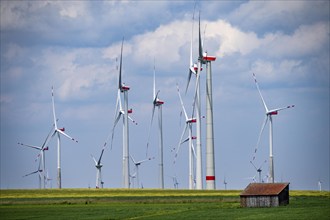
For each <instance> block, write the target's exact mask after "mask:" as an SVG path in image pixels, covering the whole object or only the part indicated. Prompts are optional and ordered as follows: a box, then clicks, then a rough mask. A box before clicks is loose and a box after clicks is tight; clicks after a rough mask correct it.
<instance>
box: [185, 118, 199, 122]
mask: <svg viewBox="0 0 330 220" xmlns="http://www.w3.org/2000/svg"><path fill="white" fill-rule="evenodd" d="M187 122H188V123H196V122H197V120H196V118H191V119H189V120H188V121H187Z"/></svg>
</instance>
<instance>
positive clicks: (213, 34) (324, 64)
mask: <svg viewBox="0 0 330 220" xmlns="http://www.w3.org/2000/svg"><path fill="white" fill-rule="evenodd" d="M194 5H195V2H194V1H6V0H1V2H0V6H1V13H0V14H1V15H0V16H1V23H0V29H1V34H0V40H1V41H0V42H1V49H0V53H1V75H0V80H1V88H0V91H1V95H0V103H1V107H0V109H1V120H0V125H1V127H0V128H1V134H0V135H1V138H0V143H1V146H0V152H1V155H0V159H1V160H0V165H1V166H0V172H1V173H0V177H1V178H0V188H2V189H7V188H38V177H37V175H31V176H28V177H24V178H23V177H22V176H24V175H25V174H27V173H30V172H33V171H35V170H37V169H38V162H35V159H36V156H37V154H38V152H37V151H36V150H34V149H30V148H27V147H23V146H20V145H18V144H17V143H18V142H22V143H25V144H30V145H39V146H40V145H42V143H43V141H44V140H45V138H46V136H47V134H48V132H49V130H50V129H51V128H52V124H53V115H52V102H51V88H52V86H53V87H54V97H55V109H56V117H57V118H58V126H59V127H65V131H66V133H67V134H69V135H71V136H72V137H74V138H76V139H77V140H78V143H75V142H73V141H71V140H69V139H66V138H64V137H63V138H61V153H62V158H61V164H62V165H61V166H62V187H63V188H87V187H95V179H96V168H95V166H94V161H93V160H92V158H91V154H92V155H94V156H95V157H99V155H100V153H101V149H102V147H103V144H104V142H105V141H106V140H107V137H108V135H109V134H110V133H111V130H112V126H113V123H114V114H115V105H116V98H117V89H118V88H117V86H118V70H117V66H118V57H119V56H120V46H121V41H122V38H123V37H124V48H123V82H125V83H126V84H127V85H129V86H130V88H131V89H130V91H129V94H128V102H129V106H130V108H132V109H133V113H132V114H131V117H132V118H134V119H135V120H136V121H137V122H138V124H137V125H135V124H133V123H130V124H129V143H130V145H129V147H130V154H131V155H132V156H133V157H134V158H135V159H136V160H142V159H145V158H146V146H147V139H148V130H149V125H150V120H151V112H152V101H153V86H152V85H153V67H154V63H155V70H156V87H157V90H160V93H159V98H160V99H162V100H164V101H165V104H164V105H163V115H162V116H163V135H164V172H165V177H164V179H165V188H173V187H174V185H173V181H172V177H173V176H176V177H177V180H178V183H179V185H178V187H179V188H181V189H185V188H188V148H187V144H185V145H182V146H181V149H180V151H179V156H178V160H177V162H176V163H175V164H174V163H173V161H174V153H173V151H172V149H173V148H177V147H178V144H179V140H180V136H181V132H182V130H183V128H184V119H183V117H181V116H180V115H181V114H180V113H181V106H180V101H179V97H178V94H177V91H176V85H177V84H178V85H179V87H180V88H181V91H182V94H181V95H182V97H183V102H184V103H185V106H186V109H187V111H188V112H191V110H192V103H193V92H194V88H193V84H192V86H190V87H189V89H188V92H187V94H186V95H185V94H184V92H183V91H184V88H185V86H186V83H187V77H188V68H189V62H190V61H189V59H190V39H191V30H192V24H193V20H192V15H193V11H194V7H195V6H194ZM198 11H200V18H201V32H202V38H203V46H204V50H206V51H207V52H208V54H209V55H214V56H216V57H217V59H216V61H215V62H213V63H212V78H213V82H212V83H213V110H214V112H213V114H214V116H213V117H214V148H215V174H216V188H217V189H224V188H225V185H224V179H225V180H226V182H227V189H244V188H245V187H246V186H247V185H248V184H249V183H250V182H251V181H252V177H254V176H256V174H257V172H256V170H255V168H254V167H253V166H252V165H251V163H250V161H251V160H252V157H253V155H254V150H255V147H256V144H257V140H258V136H259V132H260V129H261V125H262V123H263V120H264V117H265V110H264V107H263V104H262V102H261V99H260V97H259V94H258V91H257V89H256V86H255V84H254V80H253V76H252V74H253V73H255V75H256V77H257V80H258V82H259V86H260V90H261V93H262V94H263V97H264V99H265V102H266V103H267V106H268V108H270V109H272V108H278V107H283V106H287V105H295V107H294V108H290V109H287V110H283V111H281V112H279V114H278V115H276V116H274V117H273V129H274V134H273V136H274V169H275V181H276V182H290V189H297V190H298V189H299V190H318V181H321V182H322V189H324V190H329V175H330V174H329V173H330V170H329V169H330V168H329V167H330V164H329V157H330V152H329V133H330V131H329V115H330V114H329V101H330V100H329V75H330V74H329V51H330V50H329V33H330V32H329V1H198V2H197V3H196V15H195V20H194V32H193V33H194V35H193V44H194V48H193V58H194V61H196V60H197V51H198V30H197V27H198V22H197V20H196V18H197V12H198ZM154 61H155V62H154ZM192 81H193V82H194V81H195V79H194V78H193V79H192ZM205 91H206V89H205V69H204V70H203V71H202V75H201V96H202V115H203V116H204V115H205V108H206V107H205V96H206V94H205ZM155 116H156V118H155V119H157V112H156V113H155ZM158 133H159V131H158V126H157V120H154V123H153V125H152V127H151V138H150V147H149V150H148V154H149V155H148V156H150V157H155V159H153V160H150V161H147V162H145V163H143V164H142V165H141V166H140V167H139V175H140V183H141V185H143V187H144V188H158V187H159V181H158V164H159V156H158ZM194 133H195V129H194ZM268 133H269V128H268V126H267V127H266V128H265V130H264V132H263V134H262V136H261V141H260V145H259V148H258V151H257V154H256V159H255V164H256V166H259V165H262V176H263V177H265V176H266V175H267V173H268V161H269V135H268ZM201 141H202V153H203V160H202V163H203V176H204V178H203V179H205V119H202V140H201ZM48 146H49V150H48V151H46V170H47V172H48V175H49V177H50V178H51V179H52V180H51V181H50V182H49V185H48V186H49V187H52V188H56V172H57V171H56V168H57V165H56V158H57V151H56V139H55V138H52V139H51V141H50V142H49V144H48ZM107 146H109V145H107ZM122 156H123V155H122V123H121V122H120V123H118V126H117V127H116V129H115V135H114V139H113V147H112V149H110V148H109V147H107V148H106V149H105V152H104V156H103V158H102V164H103V168H102V175H103V181H104V187H106V188H121V187H122ZM265 160H267V163H266V164H263V161H265ZM130 170H131V171H130V172H131V174H133V173H134V167H133V166H132V163H131V167H130ZM256 178H257V176H256ZM132 186H133V184H132ZM134 187H137V185H136V183H135V186H134ZM204 187H205V180H204Z"/></svg>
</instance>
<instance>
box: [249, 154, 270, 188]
mask: <svg viewBox="0 0 330 220" xmlns="http://www.w3.org/2000/svg"><path fill="white" fill-rule="evenodd" d="M266 162H267V160H265V161H264V162H263V163H262V164H261V165H260V166H259V168H257V167H256V166H255V165H254V163H253V162H252V161H250V163H251V164H252V166H253V167H254V168H255V169H256V171H257V173H258V175H259V183H261V182H263V181H262V180H261V172H262V169H261V167H262V166H263V165H264V164H265V163H266Z"/></svg>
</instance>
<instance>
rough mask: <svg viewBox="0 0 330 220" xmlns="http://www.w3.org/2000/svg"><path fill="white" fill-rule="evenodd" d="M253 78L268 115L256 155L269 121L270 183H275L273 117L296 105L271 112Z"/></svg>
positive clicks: (262, 128) (263, 125)
mask: <svg viewBox="0 0 330 220" xmlns="http://www.w3.org/2000/svg"><path fill="white" fill-rule="evenodd" d="M253 78H254V82H255V84H256V87H257V90H258V92H259V95H260V98H261V101H262V103H263V106H264V108H265V113H266V116H265V119H264V123H263V124H262V127H261V131H260V134H259V138H258V142H257V147H256V149H255V151H254V153H256V152H257V149H258V145H259V142H260V138H261V134H262V132H263V130H264V128H265V126H266V124H267V121H268V120H269V182H270V183H274V181H275V180H274V155H273V118H272V117H273V115H277V114H278V112H279V111H281V110H284V109H288V108H293V107H294V105H288V106H286V107H282V108H276V109H271V110H269V109H268V107H267V105H266V102H265V100H264V98H263V96H262V95H261V92H260V89H259V85H258V82H257V79H256V76H255V74H254V73H253ZM254 159H255V156H254V157H253V160H254Z"/></svg>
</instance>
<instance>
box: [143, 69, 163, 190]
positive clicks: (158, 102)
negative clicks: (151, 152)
mask: <svg viewBox="0 0 330 220" xmlns="http://www.w3.org/2000/svg"><path fill="white" fill-rule="evenodd" d="M155 74H156V68H155V64H154V82H153V102H152V103H153V107H152V115H151V121H150V126H149V134H148V141H147V154H146V156H147V157H148V148H149V139H150V133H151V126H152V122H153V118H154V114H155V108H156V107H157V108H158V128H159V150H158V152H159V184H160V186H159V187H160V188H161V189H164V158H163V116H162V105H163V104H164V101H162V100H160V99H159V98H158V94H159V92H160V91H159V90H158V91H157V93H156V76H155Z"/></svg>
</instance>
